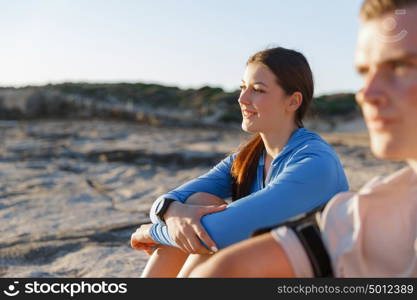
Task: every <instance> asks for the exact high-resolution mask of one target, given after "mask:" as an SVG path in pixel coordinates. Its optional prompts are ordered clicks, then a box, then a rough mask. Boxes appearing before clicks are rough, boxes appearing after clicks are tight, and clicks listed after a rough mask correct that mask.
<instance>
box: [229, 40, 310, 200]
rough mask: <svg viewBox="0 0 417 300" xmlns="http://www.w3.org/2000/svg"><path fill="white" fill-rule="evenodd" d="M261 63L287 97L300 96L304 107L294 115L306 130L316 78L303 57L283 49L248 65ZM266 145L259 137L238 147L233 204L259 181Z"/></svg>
mask: <svg viewBox="0 0 417 300" xmlns="http://www.w3.org/2000/svg"><path fill="white" fill-rule="evenodd" d="M251 63H261V64H263V65H265V66H267V67H268V68H269V69H270V70H271V71H272V72H273V73H274V74H275V76H276V79H277V84H279V85H280V86H281V88H282V89H283V90H284V91H285V92H286V93H287V94H288V95H291V94H293V93H294V92H300V93H301V94H302V96H303V97H302V103H301V106H300V107H299V108H298V110H297V112H296V115H295V120H294V121H295V123H296V124H297V126H298V127H300V128H301V127H304V125H303V122H302V120H303V118H304V116H305V114H306V112H307V110H308V108H309V106H310V103H311V101H312V99H313V94H314V83H313V74H312V72H311V69H310V66H309V64H308V62H307V59H306V58H305V57H304V55H303V54H301V53H299V52H297V51H294V50H290V49H285V48H282V47H277V48H270V49H266V50H263V51H260V52H257V53H255V54H254V55H252V56H251V57H250V58H249V59H248V61H247V63H246V65H248V64H251ZM263 149H264V143H263V141H262V138H261V136H260V135H259V133H257V134H255V135H253V136H251V137H250V139H249V140H248V141H247V142H246V143H244V144H243V145H241V146H239V148H238V150H237V155H236V157H235V159H234V161H233V164H232V169H231V172H232V177H233V184H232V201H235V200H237V199H240V198H242V197H245V196H247V195H249V194H250V192H251V186H252V184H253V181H254V180H255V177H256V170H257V167H258V162H259V158H260V155H261V153H262V150H263Z"/></svg>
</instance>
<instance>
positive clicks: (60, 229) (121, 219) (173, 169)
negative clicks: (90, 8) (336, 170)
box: [0, 121, 403, 277]
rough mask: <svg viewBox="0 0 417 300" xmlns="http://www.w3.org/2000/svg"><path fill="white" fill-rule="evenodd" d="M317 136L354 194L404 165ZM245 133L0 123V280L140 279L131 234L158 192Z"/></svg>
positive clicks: (345, 138) (345, 136)
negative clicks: (326, 143)
mask: <svg viewBox="0 0 417 300" xmlns="http://www.w3.org/2000/svg"><path fill="white" fill-rule="evenodd" d="M343 131H345V132H342V133H325V134H323V136H324V137H325V139H327V140H328V141H329V142H330V143H331V144H332V145H333V146H334V148H335V150H336V151H337V152H338V154H339V155H340V157H341V160H342V162H343V165H344V167H345V170H346V174H347V176H348V178H349V181H350V185H351V189H352V190H357V189H358V188H359V187H360V186H361V185H362V184H363V183H365V182H366V181H367V180H369V179H370V178H372V177H374V176H375V175H381V174H388V173H390V172H392V171H394V170H396V169H398V168H400V167H402V166H403V164H402V163H388V162H383V161H380V160H377V159H375V158H374V157H373V156H372V154H371V153H370V151H369V149H368V138H367V134H366V132H347V130H343ZM246 137H247V134H245V133H243V132H241V131H235V130H218V129H216V130H210V129H207V130H202V129H192V128H191V129H186V128H157V127H149V126H142V125H137V124H133V123H125V122H114V121H113V122H110V121H25V122H0V139H1V141H2V142H1V144H0V179H1V180H0V222H1V224H2V226H1V232H0V233H1V234H0V276H1V277H138V276H139V274H140V273H141V270H142V269H143V267H144V264H145V262H146V259H147V256H146V255H145V254H144V253H143V252H138V251H134V250H132V249H131V248H130V244H129V242H130V241H129V240H130V234H131V233H132V232H133V231H134V230H136V227H138V225H140V224H142V223H147V222H149V218H148V214H147V213H148V211H149V208H150V205H151V203H152V202H153V201H154V200H155V199H156V198H157V197H158V196H159V195H161V194H163V193H165V192H167V191H168V190H170V189H173V188H175V187H176V186H178V185H180V184H182V183H184V182H185V181H187V180H190V179H192V178H195V177H197V176H198V175H200V174H202V173H204V172H206V171H208V170H209V169H210V168H211V167H212V166H213V165H214V164H215V163H216V162H218V161H219V160H220V159H222V158H223V157H225V156H226V155H227V153H228V152H230V151H232V150H233V149H235V148H236V147H237V146H238V145H239V143H240V142H241V141H242V140H243V139H244V138H246Z"/></svg>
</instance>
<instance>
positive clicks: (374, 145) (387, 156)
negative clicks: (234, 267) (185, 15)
mask: <svg viewBox="0 0 417 300" xmlns="http://www.w3.org/2000/svg"><path fill="white" fill-rule="evenodd" d="M371 150H372V153H373V154H374V155H375V157H377V158H379V159H383V160H393V161H397V160H402V159H403V157H402V156H401V151H399V149H398V147H396V145H395V144H394V143H389V142H381V141H372V139H371Z"/></svg>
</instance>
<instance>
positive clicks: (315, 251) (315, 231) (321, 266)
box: [291, 221, 334, 277]
mask: <svg viewBox="0 0 417 300" xmlns="http://www.w3.org/2000/svg"><path fill="white" fill-rule="evenodd" d="M291 228H292V229H293V230H294V232H295V234H296V235H297V237H298V238H299V240H300V242H301V244H302V245H303V246H304V249H305V250H306V252H307V255H308V258H309V259H310V263H311V266H312V268H313V272H314V277H334V275H333V269H332V265H331V262H330V257H329V254H328V252H327V250H326V247H325V246H324V243H323V240H322V238H321V234H320V229H319V227H318V226H317V223H316V222H315V221H309V222H306V223H302V224H298V225H296V226H295V227H291Z"/></svg>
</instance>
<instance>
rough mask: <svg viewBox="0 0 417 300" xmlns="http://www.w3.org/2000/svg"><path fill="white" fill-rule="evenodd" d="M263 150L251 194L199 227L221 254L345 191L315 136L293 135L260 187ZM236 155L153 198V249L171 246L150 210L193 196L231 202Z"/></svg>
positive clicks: (340, 173)
mask: <svg viewBox="0 0 417 300" xmlns="http://www.w3.org/2000/svg"><path fill="white" fill-rule="evenodd" d="M264 155H265V150H264V152H263V155H261V157H260V159H259V163H258V169H257V174H256V178H255V180H254V182H253V186H252V191H251V193H250V194H249V195H248V196H246V197H243V198H240V199H238V200H236V201H234V202H232V203H231V204H229V205H228V206H227V208H226V209H225V210H224V211H221V212H216V213H213V214H209V215H205V216H203V217H202V218H201V223H202V225H203V227H204V228H205V230H206V231H207V233H208V234H209V235H210V237H211V238H212V239H213V241H214V242H215V243H216V246H217V247H218V248H219V249H221V248H224V247H227V246H229V245H232V244H234V243H237V242H239V241H242V240H244V239H247V238H249V237H250V235H251V233H252V232H253V231H255V230H257V229H259V228H262V227H269V226H272V225H275V224H277V223H280V222H282V221H285V220H287V219H289V218H292V217H294V216H297V215H299V214H301V213H304V212H307V211H310V210H312V209H314V208H316V207H318V206H320V205H323V204H325V203H326V202H327V201H329V200H330V199H331V198H332V197H333V196H334V195H335V194H337V193H339V192H343V191H347V190H348V189H349V186H348V182H347V178H346V176H345V173H344V170H343V167H342V164H341V162H340V160H339V158H338V156H337V154H336V153H335V152H334V150H333V149H332V147H331V146H330V145H329V144H328V143H327V142H325V141H324V140H323V139H322V138H321V137H320V136H319V135H318V134H316V133H313V132H311V131H309V130H307V129H305V128H300V129H298V130H296V131H295V132H294V133H293V134H292V136H291V138H290V139H289V141H288V143H287V145H286V146H285V147H284V149H283V150H282V151H281V153H280V154H279V155H278V156H277V157H275V158H274V160H273V161H272V163H271V166H270V168H269V171H268V175H267V177H266V179H265V186H264V182H263V172H264V162H265V158H264ZM235 157H236V153H235V154H232V155H230V156H228V157H226V158H225V159H223V160H222V161H221V162H220V163H219V164H217V165H216V166H215V167H213V168H212V169H211V170H210V171H209V172H207V173H206V174H204V175H202V176H200V177H198V178H196V179H194V180H191V181H189V182H187V183H185V184H183V185H181V186H180V187H178V188H176V189H174V190H172V191H170V192H168V193H166V194H164V195H162V196H160V197H158V199H157V200H156V201H155V202H154V204H153V205H152V208H151V211H150V217H151V220H152V223H154V224H153V225H152V227H151V230H150V234H151V237H152V239H153V240H155V241H156V242H158V243H161V244H165V245H171V246H176V244H175V243H174V242H173V240H172V239H171V238H170V236H169V233H168V230H167V226H166V225H165V223H164V222H163V221H162V220H160V219H159V218H158V217H157V216H156V214H155V210H156V207H157V206H158V205H160V203H161V201H162V198H164V197H167V198H171V199H175V200H178V201H181V202H182V203H185V202H186V200H187V198H188V197H189V196H191V195H192V194H194V193H196V192H206V193H210V194H213V195H216V196H218V197H220V198H222V199H227V198H230V197H231V194H232V176H231V172H230V171H231V166H232V162H233V160H234V159H235Z"/></svg>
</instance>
